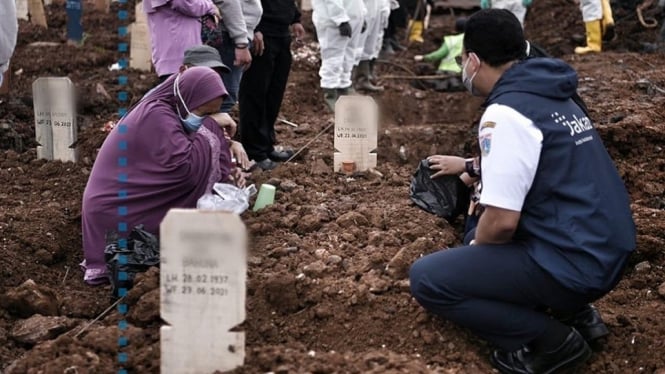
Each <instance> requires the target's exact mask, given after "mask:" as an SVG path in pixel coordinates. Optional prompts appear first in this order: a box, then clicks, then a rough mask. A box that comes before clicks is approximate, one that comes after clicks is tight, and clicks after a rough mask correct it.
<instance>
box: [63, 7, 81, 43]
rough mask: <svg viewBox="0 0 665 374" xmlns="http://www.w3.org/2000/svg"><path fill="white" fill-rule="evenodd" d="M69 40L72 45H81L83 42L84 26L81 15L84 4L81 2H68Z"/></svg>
mask: <svg viewBox="0 0 665 374" xmlns="http://www.w3.org/2000/svg"><path fill="white" fill-rule="evenodd" d="M66 10H67V40H68V41H69V42H70V43H74V44H80V43H81V40H83V26H81V14H82V13H83V2H82V1H81V0H67V7H66Z"/></svg>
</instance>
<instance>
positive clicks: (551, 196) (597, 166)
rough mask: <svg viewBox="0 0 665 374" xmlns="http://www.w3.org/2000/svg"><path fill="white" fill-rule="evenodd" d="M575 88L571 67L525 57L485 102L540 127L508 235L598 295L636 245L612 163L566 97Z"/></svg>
mask: <svg viewBox="0 0 665 374" xmlns="http://www.w3.org/2000/svg"><path fill="white" fill-rule="evenodd" d="M571 72H572V74H571ZM573 79H574V81H573ZM576 89H577V75H576V74H575V73H574V71H573V70H572V68H570V67H569V66H568V65H566V64H565V63H563V62H562V61H559V60H554V59H530V60H526V61H524V62H521V63H518V64H516V65H515V66H513V67H512V68H510V69H509V70H508V71H506V73H504V75H503V76H502V78H501V79H500V80H499V82H497V84H496V85H495V87H494V89H493V91H492V93H491V94H490V96H489V98H488V102H487V104H488V105H489V104H494V103H497V104H502V105H506V106H509V107H511V108H513V109H515V110H516V111H518V112H519V113H521V114H522V115H524V116H525V117H527V118H529V119H530V120H531V121H532V122H533V123H534V124H535V126H536V127H537V128H538V129H540V131H541V132H542V134H543V142H542V150H541V153H540V161H539V163H538V169H537V172H536V175H535V178H534V181H533V185H532V186H531V189H530V190H529V193H528V195H527V196H526V200H525V202H524V206H523V208H522V212H521V218H520V222H519V226H518V228H517V231H516V234H515V240H517V241H523V242H525V243H526V244H527V247H528V248H529V254H530V255H531V257H532V258H533V259H534V260H535V261H536V262H537V263H538V264H539V265H540V266H541V267H542V268H544V269H545V270H546V271H548V272H549V273H550V274H552V275H553V276H554V278H555V279H557V280H558V281H560V282H561V283H562V284H563V285H564V286H566V287H568V288H570V289H573V290H576V291H579V292H585V293H591V294H595V293H598V295H601V294H603V293H605V292H607V291H608V290H609V289H611V288H612V287H614V286H615V284H616V282H618V280H619V279H620V277H621V272H622V270H623V267H624V265H625V263H626V260H627V258H628V256H629V254H630V253H631V252H632V251H633V250H634V248H635V235H636V234H635V224H634V222H633V219H632V214H631V211H630V202H629V197H628V193H627V192H626V189H625V187H624V184H623V182H622V180H621V178H620V177H619V174H618V172H617V170H616V168H615V166H614V163H613V162H612V160H611V158H610V156H609V154H608V153H607V151H606V149H605V147H604V145H603V143H602V140H601V138H600V136H599V135H598V132H597V131H596V129H595V128H594V126H593V124H592V122H591V120H590V119H589V118H588V117H587V116H586V114H585V113H584V111H583V110H582V109H581V108H580V107H579V106H578V105H577V104H575V102H574V101H573V100H572V99H571V97H572V94H573V93H574V92H575V91H576ZM507 125H510V124H507ZM516 151H519V150H516Z"/></svg>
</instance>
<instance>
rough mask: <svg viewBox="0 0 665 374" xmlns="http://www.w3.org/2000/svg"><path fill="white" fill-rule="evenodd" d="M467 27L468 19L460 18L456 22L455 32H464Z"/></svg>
mask: <svg viewBox="0 0 665 374" xmlns="http://www.w3.org/2000/svg"><path fill="white" fill-rule="evenodd" d="M465 26H466V17H459V18H458V19H456V20H455V31H457V32H464V27H465Z"/></svg>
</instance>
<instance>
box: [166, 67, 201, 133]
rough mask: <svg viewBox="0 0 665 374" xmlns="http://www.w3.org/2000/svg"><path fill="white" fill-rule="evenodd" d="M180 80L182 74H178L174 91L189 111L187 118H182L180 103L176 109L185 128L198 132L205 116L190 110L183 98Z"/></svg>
mask: <svg viewBox="0 0 665 374" xmlns="http://www.w3.org/2000/svg"><path fill="white" fill-rule="evenodd" d="M179 80H180V75H179V74H178V76H177V77H176V79H175V83H174V85H173V93H174V95H175V96H177V97H178V99H180V103H182V106H183V108H185V110H186V111H187V118H182V115H181V114H180V108H179V107H178V105H176V110H177V111H178V117H180V122H181V123H182V125H183V126H184V127H185V130H187V131H189V132H196V131H198V129H199V128H200V127H201V124H203V117H201V116H198V115H196V114H194V113H192V112H190V111H189V108H187V104H185V100H183V99H182V95H180V87H179V86H178V82H179Z"/></svg>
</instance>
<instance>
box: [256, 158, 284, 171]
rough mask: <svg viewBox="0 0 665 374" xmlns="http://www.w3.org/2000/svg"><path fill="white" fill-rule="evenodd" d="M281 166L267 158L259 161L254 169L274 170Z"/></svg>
mask: <svg viewBox="0 0 665 374" xmlns="http://www.w3.org/2000/svg"><path fill="white" fill-rule="evenodd" d="M277 165H279V164H278V163H276V162H274V161H273V160H271V159H269V158H266V159H265V160H261V161H258V162H256V163H255V164H254V166H253V167H252V169H254V168H257V167H258V168H261V170H272V169H274V168H276V167H277Z"/></svg>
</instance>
